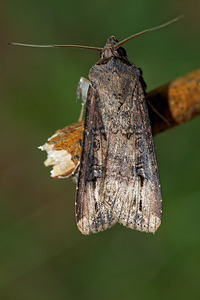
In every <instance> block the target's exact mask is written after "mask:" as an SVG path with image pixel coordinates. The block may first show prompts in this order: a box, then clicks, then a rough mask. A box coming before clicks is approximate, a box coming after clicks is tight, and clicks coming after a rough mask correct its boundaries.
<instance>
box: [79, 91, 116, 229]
mask: <svg viewBox="0 0 200 300" xmlns="http://www.w3.org/2000/svg"><path fill="white" fill-rule="evenodd" d="M106 152H107V140H106V135H105V130H104V126H103V123H102V118H101V112H100V107H99V95H98V93H97V91H96V90H95V89H94V88H93V87H92V86H90V88H89V92H88V99H87V105H86V112H85V124H84V132H83V144H82V154H81V164H80V172H79V179H78V187H77V189H78V190H77V195H76V218H77V226H78V228H79V230H80V231H81V232H82V233H83V234H90V233H95V232H99V231H102V230H104V229H106V228H108V227H110V226H112V225H113V224H114V223H116V222H117V220H116V218H115V217H114V216H113V214H112V209H111V207H110V206H109V205H108V203H106V202H105V201H104V197H103V186H104V180H105V161H106V157H105V155H106Z"/></svg>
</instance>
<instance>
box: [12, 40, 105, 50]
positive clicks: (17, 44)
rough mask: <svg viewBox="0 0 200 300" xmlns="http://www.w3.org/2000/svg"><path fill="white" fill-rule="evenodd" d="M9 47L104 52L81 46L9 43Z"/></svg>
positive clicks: (95, 48)
mask: <svg viewBox="0 0 200 300" xmlns="http://www.w3.org/2000/svg"><path fill="white" fill-rule="evenodd" d="M8 45H13V46H22V47H34V48H79V49H86V50H95V51H102V49H103V48H97V47H90V46H81V45H33V44H21V43H13V42H10V43H8Z"/></svg>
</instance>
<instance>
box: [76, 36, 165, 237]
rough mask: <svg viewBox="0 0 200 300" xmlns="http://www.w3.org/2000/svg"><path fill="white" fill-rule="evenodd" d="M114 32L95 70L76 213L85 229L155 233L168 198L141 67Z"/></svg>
mask: <svg viewBox="0 0 200 300" xmlns="http://www.w3.org/2000/svg"><path fill="white" fill-rule="evenodd" d="M117 45H118V41H117V40H116V38H115V37H114V36H112V37H110V38H109V39H108V41H107V43H106V46H105V47H104V48H103V50H102V52H101V59H100V61H99V62H98V63H96V64H95V65H94V66H93V67H92V68H91V69H90V72H89V79H90V85H89V89H88V96H87V102H86V112H85V124H84V131H83V143H82V154H81V163H80V172H79V178H78V186H77V195H76V217H77V224H78V228H79V230H80V231H81V232H82V233H83V234H89V233H92V232H98V231H102V230H104V229H106V228H108V227H110V226H112V225H113V224H115V223H117V222H119V223H121V224H123V225H125V226H127V227H130V228H133V229H136V230H141V231H146V232H155V231H156V230H157V228H158V227H159V225H160V223H161V215H162V198H161V189H160V181H159V175H158V168H157V162H156V157H155V153H154V146H153V139H152V134H151V126H150V121H149V115H148V110H147V103H146V99H145V84H144V81H143V79H142V75H141V71H140V69H138V68H136V67H135V66H134V64H132V63H131V62H130V61H129V60H128V58H127V55H126V51H125V50H124V49H123V48H122V47H116V46H117Z"/></svg>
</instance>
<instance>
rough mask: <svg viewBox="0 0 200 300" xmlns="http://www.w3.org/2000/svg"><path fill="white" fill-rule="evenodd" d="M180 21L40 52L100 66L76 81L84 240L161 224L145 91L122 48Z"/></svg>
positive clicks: (79, 222) (79, 206)
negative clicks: (90, 55) (89, 53)
mask: <svg viewBox="0 0 200 300" xmlns="http://www.w3.org/2000/svg"><path fill="white" fill-rule="evenodd" d="M179 18H180V17H178V18H176V19H174V20H172V21H169V22H167V23H165V24H162V25H160V26H157V27H154V28H151V29H147V30H144V31H142V32H140V33H138V34H136V35H133V36H130V37H129V38H127V39H125V40H123V41H121V42H118V40H117V39H116V38H115V37H114V36H111V37H110V38H108V40H107V43H106V45H105V47H104V48H95V47H88V46H77V45H50V46H45V45H44V46H42V47H74V48H84V49H91V50H96V51H100V52H101V57H100V60H99V61H98V62H97V63H96V64H95V65H93V67H92V68H91V69H90V71H89V80H87V79H83V78H81V80H80V82H79V85H78V94H79V96H80V97H81V98H82V101H83V103H86V109H85V120H84V130H83V141H82V152H81V160H80V169H79V175H78V184H77V194H76V219H77V226H78V228H79V230H80V231H81V232H82V233H83V234H90V233H95V232H99V231H103V230H105V229H107V228H109V227H111V226H112V225H114V224H115V223H117V222H119V223H121V224H123V225H124V226H127V227H129V228H132V229H136V230H140V231H144V232H152V233H155V232H156V230H157V229H158V227H159V226H160V224H161V216H162V197H161V186H160V180H159V174H158V167H157V162H156V156H155V151H154V145H153V138H152V133H151V125H150V120H149V115H148V109H147V103H146V93H145V86H146V85H145V83H144V80H143V78H142V73H141V70H140V69H138V68H137V67H136V66H135V65H134V64H133V63H131V62H130V61H129V60H128V57H127V54H126V51H125V49H124V48H122V45H123V44H124V43H126V42H127V41H129V40H131V39H133V38H135V37H137V36H140V35H142V34H144V33H146V32H149V31H153V30H155V29H158V28H161V27H164V26H166V25H169V24H171V23H172V22H175V21H177V20H178V19H179ZM13 44H15V45H24V46H33V47H37V46H38V45H27V44H19V43H13ZM40 47H41V46H40Z"/></svg>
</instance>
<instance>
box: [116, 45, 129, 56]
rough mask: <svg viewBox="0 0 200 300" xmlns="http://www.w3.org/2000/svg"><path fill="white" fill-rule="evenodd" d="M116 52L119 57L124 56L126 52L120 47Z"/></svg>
mask: <svg viewBox="0 0 200 300" xmlns="http://www.w3.org/2000/svg"><path fill="white" fill-rule="evenodd" d="M117 52H118V54H119V55H120V56H126V55H127V54H126V50H125V49H124V48H122V47H120V48H119V49H117Z"/></svg>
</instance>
